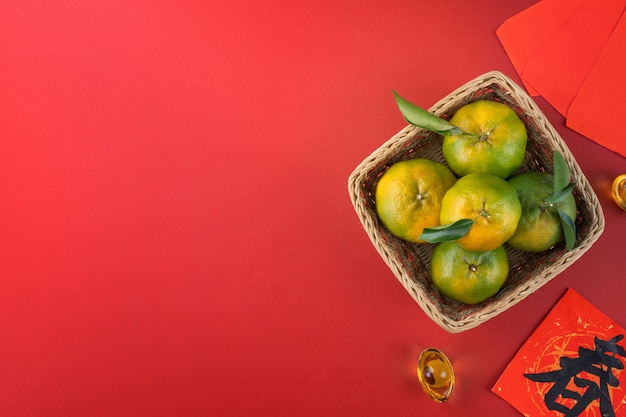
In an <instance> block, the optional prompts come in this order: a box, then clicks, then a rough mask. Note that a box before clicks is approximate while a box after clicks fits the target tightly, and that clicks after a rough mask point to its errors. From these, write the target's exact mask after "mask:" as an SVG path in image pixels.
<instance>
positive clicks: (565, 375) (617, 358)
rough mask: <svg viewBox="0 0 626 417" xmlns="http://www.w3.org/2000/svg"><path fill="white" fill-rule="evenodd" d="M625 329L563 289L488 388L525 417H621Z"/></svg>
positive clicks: (625, 404) (625, 396)
mask: <svg viewBox="0 0 626 417" xmlns="http://www.w3.org/2000/svg"><path fill="white" fill-rule="evenodd" d="M625 334H626V331H625V330H624V329H623V328H622V327H620V326H619V325H618V324H617V323H615V322H614V321H612V320H611V319H610V318H609V317H607V316H606V315H605V314H604V313H602V312H601V311H600V310H598V309H597V308H596V307H594V306H593V305H592V304H590V303H589V302H588V301H587V300H585V299H584V298H583V297H582V296H581V295H580V294H578V293H577V292H575V291H574V290H572V289H569V290H568V291H567V292H566V293H565V295H564V296H563V297H562V298H561V299H560V300H559V301H558V303H557V304H556V305H555V306H554V308H553V309H552V310H551V311H550V313H549V314H548V315H547V316H546V318H545V319H544V320H543V322H542V323H541V324H540V325H539V327H537V329H536V330H535V332H533V334H532V335H531V336H530V338H529V339H528V340H527V341H526V343H524V345H523V346H522V347H521V349H520V350H519V351H518V352H517V354H516V355H515V357H514V358H513V360H512V361H511V363H510V364H509V365H508V366H507V367H506V369H505V370H504V372H503V373H502V375H501V376H500V378H499V379H498V381H497V382H496V384H495V385H494V386H493V388H492V392H494V393H495V394H497V395H498V396H500V397H502V398H503V399H504V400H506V401H507V402H509V403H510V404H511V405H512V406H513V407H515V408H516V409H517V410H518V411H519V412H520V413H522V414H523V415H524V416H526V417H548V416H549V417H563V416H567V417H571V416H624V415H626V372H623V368H624V364H625V363H626V358H625V356H626V350H625V349H624V346H626V339H624V335H625Z"/></svg>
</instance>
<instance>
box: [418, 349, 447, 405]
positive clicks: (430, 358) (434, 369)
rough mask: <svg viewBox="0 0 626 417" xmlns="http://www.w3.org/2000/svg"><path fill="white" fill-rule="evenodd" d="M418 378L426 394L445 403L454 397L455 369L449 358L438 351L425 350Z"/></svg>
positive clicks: (421, 356) (419, 362) (420, 358)
mask: <svg viewBox="0 0 626 417" xmlns="http://www.w3.org/2000/svg"><path fill="white" fill-rule="evenodd" d="M417 378H418V379H419V382H420V385H421V386H422V388H423V389H424V392H425V393H426V394H427V395H428V396H429V397H430V398H432V399H433V400H435V401H437V402H439V403H443V402H445V401H447V400H448V399H449V398H450V396H451V395H452V389H453V388H454V369H452V364H451V363H450V360H449V359H448V357H447V356H446V355H445V354H444V353H443V352H441V351H440V350H438V349H434V348H429V349H426V350H424V351H423V352H422V353H421V355H420V357H419V360H418V363H417Z"/></svg>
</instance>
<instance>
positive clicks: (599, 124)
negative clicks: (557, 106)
mask: <svg viewBox="0 0 626 417" xmlns="http://www.w3.org/2000/svg"><path fill="white" fill-rule="evenodd" d="M624 114H626V14H624V15H622V18H621V20H620V21H619V23H618V24H617V26H616V28H615V30H614V31H613V34H612V35H611V38H610V39H609V41H608V42H607V44H606V46H605V47H604V49H603V50H602V53H601V54H600V56H599V58H598V60H597V61H596V63H595V65H594V66H593V68H592V70H591V72H590V73H589V75H588V76H587V78H586V79H585V81H584V82H583V84H582V86H581V88H580V90H579V91H578V94H577V95H576V97H575V98H574V101H573V102H572V104H571V106H570V107H569V110H568V112H567V122H566V124H567V126H568V127H570V128H572V129H574V130H576V131H577V132H579V133H581V134H582V135H585V136H587V137H588V138H590V139H592V140H594V141H596V142H598V143H599V144H601V145H604V146H605V147H607V148H608V149H611V150H612V151H614V152H617V153H619V154H620V155H622V156H625V157H626V135H624V132H623V130H624V129H623V128H622V127H621V125H622V123H623V119H624Z"/></svg>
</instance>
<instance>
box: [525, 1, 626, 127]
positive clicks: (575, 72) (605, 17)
mask: <svg viewBox="0 0 626 417" xmlns="http://www.w3.org/2000/svg"><path fill="white" fill-rule="evenodd" d="M624 8H626V0H587V1H585V2H584V4H583V5H582V6H581V7H580V8H578V9H577V10H576V11H575V13H574V14H573V15H571V17H570V18H569V19H567V21H566V22H565V23H564V24H563V25H562V26H561V27H560V28H559V29H558V30H557V31H556V32H555V33H554V34H553V35H552V36H551V37H550V39H549V40H548V41H547V42H546V43H545V44H544V45H543V46H541V47H540V48H539V49H538V50H537V51H536V52H535V53H534V54H533V56H532V57H530V58H529V59H528V62H527V63H526V66H525V67H524V69H523V71H522V73H521V77H522V78H523V79H524V80H525V82H526V83H528V84H529V85H530V86H532V88H533V89H534V90H535V91H537V92H538V93H539V94H541V95H542V96H543V97H544V98H545V99H546V100H547V101H548V102H549V103H550V104H552V106H553V107H554V108H555V109H556V110H557V111H558V112H559V113H561V114H562V115H563V116H567V110H568V108H569V106H570V104H571V102H572V101H573V100H574V97H575V96H576V94H577V93H578V90H579V89H580V87H581V85H582V84H583V82H584V81H585V78H586V77H587V74H589V71H590V70H591V68H592V67H593V65H594V63H595V62H596V60H597V59H598V57H599V55H600V53H601V52H602V50H603V48H604V46H605V45H606V43H607V41H608V40H609V38H610V37H611V34H612V32H613V29H614V28H615V25H616V24H617V22H618V21H619V20H620V18H621V17H622V14H623V13H624ZM536 29H537V26H536V24H533V25H532V26H528V27H527V30H530V31H534V30H536ZM526 33H527V31H525V32H524V37H525V34H526ZM616 81H618V80H616Z"/></svg>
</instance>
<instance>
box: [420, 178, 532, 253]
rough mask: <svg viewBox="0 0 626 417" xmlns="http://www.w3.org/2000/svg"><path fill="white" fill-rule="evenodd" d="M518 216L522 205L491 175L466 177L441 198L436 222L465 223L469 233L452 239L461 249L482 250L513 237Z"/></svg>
mask: <svg viewBox="0 0 626 417" xmlns="http://www.w3.org/2000/svg"><path fill="white" fill-rule="evenodd" d="M521 214H522V205H521V204H520V200H519V198H518V196H517V193H516V192H515V188H513V186H512V185H511V184H509V183H508V182H507V181H505V180H503V179H502V178H500V177H497V176H495V175H491V174H468V175H465V176H464V177H461V178H460V179H459V180H458V181H457V182H456V183H455V184H454V185H453V186H452V187H450V189H449V190H448V191H447V192H446V194H445V195H444V196H443V199H442V200H441V213H440V218H439V219H440V222H441V225H443V226H442V227H445V226H446V225H451V224H455V223H457V222H458V221H467V222H469V223H470V227H469V231H466V233H463V235H462V236H459V237H458V238H456V239H454V240H457V241H458V243H459V244H460V245H461V246H462V247H463V248H464V249H467V250H473V251H486V250H493V249H495V248H497V247H498V246H501V245H503V244H504V242H506V241H507V240H509V239H510V238H511V236H513V234H514V233H515V230H516V229H517V224H518V222H519V219H520V217H521ZM426 240H429V239H426ZM429 241H430V240H429Z"/></svg>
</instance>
